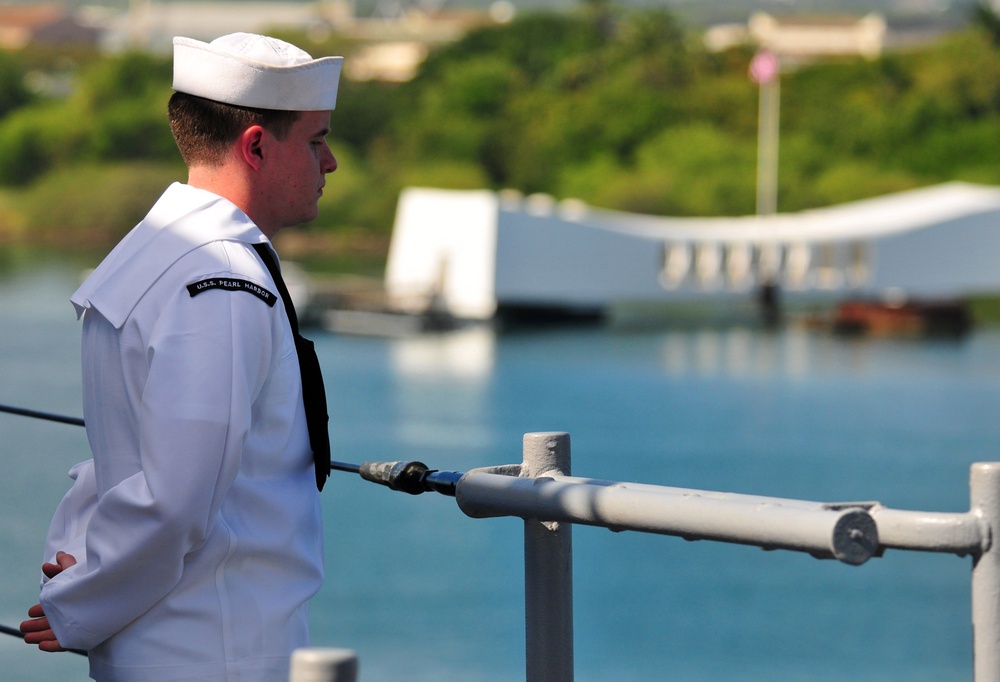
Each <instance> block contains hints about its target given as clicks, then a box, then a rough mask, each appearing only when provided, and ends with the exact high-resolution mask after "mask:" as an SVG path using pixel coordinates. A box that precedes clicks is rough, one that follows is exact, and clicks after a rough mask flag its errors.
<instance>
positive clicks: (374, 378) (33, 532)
mask: <svg viewBox="0 0 1000 682" xmlns="http://www.w3.org/2000/svg"><path fill="white" fill-rule="evenodd" d="M78 281H79V270H77V269H74V268H68V267H64V266H61V265H59V264H55V263H44V262H43V263H33V264H32V265H31V266H30V267H27V266H14V265H10V264H8V265H7V266H6V267H4V265H3V264H2V263H0V403H3V404H7V405H17V406H21V407H26V408H33V409H38V410H44V411H50V412H56V413H60V414H69V415H74V416H79V415H80V414H81V405H80V371H79V331H80V330H79V323H78V322H77V321H76V320H75V316H74V313H73V309H72V306H71V305H70V304H69V303H68V297H69V295H70V294H71V293H72V291H73V290H74V289H75V287H76V285H77V283H78ZM312 336H313V337H314V338H315V340H316V345H317V350H318V352H319V355H320V360H321V362H322V365H323V367H324V372H325V377H326V384H327V391H328V394H329V402H330V412H331V439H332V442H333V457H334V459H338V460H343V461H348V462H360V461H363V460H401V459H418V460H420V461H423V462H424V463H426V464H427V465H428V466H430V467H431V468H434V469H441V470H454V471H464V470H467V469H470V468H474V467H481V466H490V465H498V464H508V463H518V462H520V460H521V439H522V436H523V434H524V433H528V432H535V431H566V432H569V434H570V437H571V442H572V459H573V473H574V475H577V476H585V477H592V478H601V479H613V480H623V481H639V482H643V483H651V484H660V485H669V486H677V487H686V488H699V489H707V490H722V491H731V492H740V493H748V494H754V495H767V496H776V497H791V498H798V499H807V500H816V501H822V502H835V501H867V500H877V501H880V502H882V503H883V504H885V505H886V506H889V507H893V508H898V509H921V510H929V511H956V512H957V511H966V510H967V509H968V495H969V490H968V475H969V467H970V465H971V464H972V463H973V462H976V461H997V460H1000V419H998V418H997V410H998V407H1000V331H997V330H991V329H979V330H976V331H974V332H973V333H972V334H970V335H969V336H967V337H964V338H962V339H959V340H913V339H861V338H854V339H844V338H837V337H833V336H830V335H828V334H824V333H820V332H810V331H806V330H802V329H795V328H788V329H782V330H780V331H776V332H771V333H769V332H764V331H760V330H753V329H746V328H726V329H673V330H669V329H668V330H664V329H661V330H647V331H642V332H631V333H630V332H626V331H622V330H612V329H605V328H599V327H592V328H575V329H534V330H522V331H510V332H505V333H501V334H497V333H494V332H493V331H491V330H489V329H485V328H473V329H466V330H460V331H457V332H453V333H445V334H435V335H425V336H419V337H412V338H401V339H380V338H363V337H348V336H336V335H331V334H327V333H324V332H322V331H319V330H316V331H314V332H313V334H312ZM87 457H89V451H88V448H87V442H86V438H85V434H84V430H83V429H81V428H79V427H76V426H69V425H62V424H53V423H47V422H41V421H37V420H32V419H26V418H23V417H15V416H11V415H4V414H0V462H2V465H3V475H2V476H0V494H2V496H0V502H2V505H3V506H2V511H0V519H2V522H0V558H2V564H0V566H2V570H0V623H2V624H4V625H12V626H16V625H17V624H18V623H19V622H20V621H21V620H23V618H24V617H25V613H24V612H25V610H26V609H27V607H28V606H30V605H31V604H32V603H34V601H35V600H36V597H37V583H38V575H39V564H40V562H41V559H42V557H41V544H42V539H43V536H44V533H45V529H46V527H47V525H48V521H49V517H50V515H51V513H52V510H53V508H54V507H55V505H56V503H57V502H58V500H59V498H60V496H61V495H62V493H63V492H64V490H65V489H66V487H67V485H68V478H67V477H66V471H67V470H68V469H69V467H70V466H71V465H72V464H73V463H75V462H76V461H79V460H82V459H86V458H87ZM323 495H324V498H325V499H324V503H325V516H326V565H327V580H326V583H325V585H324V587H323V589H322V591H321V592H320V594H319V595H318V596H317V597H316V599H315V600H314V602H313V604H312V607H311V619H312V624H313V628H312V629H313V640H314V641H313V643H314V644H315V645H320V646H336V647H346V648H351V649H355V650H356V651H357V652H358V654H359V657H360V670H361V675H360V679H361V680H363V681H365V682H382V681H396V680H399V681H434V682H458V681H461V682H477V681H482V682H500V681H506V680H518V679H523V678H524V621H523V618H524V605H523V565H522V560H523V552H522V523H521V522H520V521H519V520H517V519H489V520H474V519H470V518H468V517H466V516H464V515H463V514H462V513H461V512H460V511H459V509H458V508H457V506H456V504H455V501H454V499H451V498H447V497H443V496H440V495H435V494H425V495H422V496H410V495H405V494H401V493H394V492H391V491H389V490H388V489H386V488H382V487H379V486H376V485H373V484H370V483H367V482H364V481H362V480H361V479H360V478H359V477H357V476H354V475H351V474H346V473H334V474H333V478H332V479H331V481H330V483H329V484H328V486H327V488H326V490H325V491H324V493H323ZM289 532H294V529H289ZM573 532H574V535H573V543H574V554H575V569H574V592H575V661H576V679H577V680H579V681H581V682H598V681H603V680H615V681H616V682H627V681H629V682H630V681H635V682H638V681H648V680H681V681H705V680H747V681H757V680H759V681H764V680H767V681H774V680H803V681H834V680H865V681H872V680H875V681H877V680H884V681H904V680H905V681H907V682H914V681H920V680H926V681H934V682H940V681H942V680H968V679H971V676H972V672H971V670H972V661H971V652H972V628H971V616H970V604H969V577H970V570H971V560H970V559H969V558H967V557H966V558H960V557H956V556H951V555H929V554H920V553H915V552H900V551H889V552H887V553H886V554H885V556H883V557H881V558H875V559H872V560H871V561H869V562H868V563H866V564H864V565H862V566H859V567H853V566H847V565H845V564H841V563H839V562H836V561H821V560H817V559H814V558H812V557H810V556H808V555H804V554H798V553H794V552H787V551H770V552H767V551H763V550H760V549H756V548H752V547H743V546H735V545H725V544H719V543H710V542H688V541H685V540H682V539H679V538H673V537H665V536H655V535H643V534H638V533H629V532H626V533H612V532H610V531H607V530H603V529H598V528H590V527H577V528H575V529H574V531H573ZM107 598H108V599H114V595H107ZM0 661H2V670H3V672H2V673H0V678H2V679H4V680H13V681H17V680H24V681H26V682H41V681H47V680H53V679H63V680H69V681H71V682H72V681H74V680H85V679H87V666H86V661H85V659H83V658H82V657H80V656H75V655H72V654H57V655H51V654H43V653H41V652H38V651H36V650H35V649H33V648H31V647H28V646H26V645H24V644H23V643H21V642H18V641H17V640H16V639H15V638H13V637H3V638H2V640H0Z"/></svg>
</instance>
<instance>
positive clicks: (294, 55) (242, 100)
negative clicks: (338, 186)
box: [173, 33, 344, 111]
mask: <svg viewBox="0 0 1000 682" xmlns="http://www.w3.org/2000/svg"><path fill="white" fill-rule="evenodd" d="M343 63H344V58H343V57H321V58H319V59H313V58H312V57H311V56H309V54H308V53H306V52H304V51H302V50H300V49H299V48H297V47H295V46H294V45H292V44H290V43H286V42H285V41H283V40H278V39H277V38H270V37H268V36H262V35H256V34H253V33H231V34H229V35H225V36H222V37H221V38H216V39H215V40H213V41H212V42H211V43H203V42H201V41H200V40H194V39H192V38H182V37H179V36H178V37H176V38H174V84H173V88H174V90H176V91H177V92H184V93H187V94H189V95H196V96H198V97H204V98H205V99H210V100H213V101H216V102H224V103H226V104H235V105H238V106H245V107H253V108H256V109H274V110H279V111H328V110H332V109H333V108H334V107H336V105H337V86H338V84H339V82H340V70H341V67H342V66H343Z"/></svg>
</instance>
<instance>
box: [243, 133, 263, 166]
mask: <svg viewBox="0 0 1000 682" xmlns="http://www.w3.org/2000/svg"><path fill="white" fill-rule="evenodd" d="M266 136H267V132H266V131H265V130H264V129H263V128H262V127H260V126H250V127H249V128H247V129H246V130H244V131H243V132H242V133H240V137H239V140H238V142H237V146H238V150H239V153H240V157H241V158H242V159H243V161H244V162H245V163H246V164H247V165H248V166H250V167H251V168H253V169H254V170H260V168H261V166H262V165H263V163H264V141H265V137H266Z"/></svg>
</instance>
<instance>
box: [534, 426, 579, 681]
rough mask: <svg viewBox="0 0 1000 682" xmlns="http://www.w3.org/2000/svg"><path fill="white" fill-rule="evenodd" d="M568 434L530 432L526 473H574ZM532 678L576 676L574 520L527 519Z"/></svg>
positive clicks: (563, 679) (547, 679) (537, 476)
mask: <svg viewBox="0 0 1000 682" xmlns="http://www.w3.org/2000/svg"><path fill="white" fill-rule="evenodd" d="M570 468H571V467H570V447H569V434H568V433H528V434H525V435H524V463H523V464H522V466H521V477H523V478H539V477H544V476H545V475H553V474H560V475H563V476H569V475H570ZM524 608H525V659H526V660H525V662H526V680H527V682H572V680H573V537H572V525H571V524H568V523H565V524H560V523H557V522H541V521H536V520H533V519H527V520H525V522H524Z"/></svg>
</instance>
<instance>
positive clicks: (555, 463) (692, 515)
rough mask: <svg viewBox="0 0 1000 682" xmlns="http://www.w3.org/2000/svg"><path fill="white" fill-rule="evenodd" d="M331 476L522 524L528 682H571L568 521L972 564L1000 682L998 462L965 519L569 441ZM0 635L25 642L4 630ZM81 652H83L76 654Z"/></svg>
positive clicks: (977, 484)
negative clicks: (577, 459)
mask: <svg viewBox="0 0 1000 682" xmlns="http://www.w3.org/2000/svg"><path fill="white" fill-rule="evenodd" d="M0 412H6V413H12V414H17V415H21V416H28V417H33V418H37V419H46V420H50V421H56V422H62V423H67V424H73V425H77V426H83V420H82V419H78V418H73V417H65V416H62V415H54V414H49V413H44V412H38V411H35V410H26V409H23V408H17V407H11V406H7V405H0ZM330 466H331V469H335V470H339V471H347V472H351V473H357V474H360V475H361V477H362V478H364V479H366V480H369V481H372V482H374V483H379V484H381V485H385V486H388V487H389V488H391V489H393V490H398V491H401V492H406V493H410V494H420V493H423V492H437V493H441V494H444V495H449V496H453V497H455V499H456V501H457V503H458V507H459V509H461V510H462V511H463V512H464V513H465V514H466V515H468V516H470V517H473V518H489V517H497V516H514V517H519V518H522V519H523V520H524V584H525V591H524V598H525V651H526V656H525V662H526V671H525V672H526V680H527V682H571V681H572V680H573V546H572V524H575V523H579V524H585V525H590V526H600V527H604V528H608V529H610V530H613V531H623V530H633V531H639V532H644V533H659V534H664V535H675V536H679V537H683V538H685V539H689V540H715V541H719V542H732V543H739V544H744V545H754V546H757V547H761V548H763V549H788V550H793V551H800V552H807V553H809V554H811V555H813V556H816V557H819V558H833V559H838V560H840V561H842V562H844V563H846V564H849V565H853V566H859V565H861V564H863V563H865V562H866V561H868V559H870V558H872V557H875V556H882V554H883V553H884V552H885V551H886V550H887V549H902V550H913V551H920V552H939V553H948V554H957V555H959V556H963V557H964V556H969V557H971V558H972V630H973V679H974V682H1000V549H997V548H996V547H995V546H994V542H993V537H994V535H995V534H996V533H997V529H1000V462H982V463H976V464H973V465H972V467H971V472H970V477H969V502H970V504H969V511H968V512H964V513H945V512H924V511H906V510H899V509H890V508H888V507H885V506H883V505H881V504H879V503H878V502H838V503H822V502H808V501H804V500H790V499H783V498H775V497H758V496H754V495H741V494H735V493H722V492H714V491H705V490H692V489H687V488H671V487H667V486H656V485H647V484H641V483H622V482H617V481H599V480H593V479H586V478H575V477H573V476H571V475H570V473H571V458H570V440H569V434H567V433H562V432H551V433H528V434H525V436H524V443H523V461H522V463H521V464H509V465H503V466H497V467H489V468H484V469H474V470H472V471H469V472H467V473H464V474H463V473H458V472H441V471H435V470H431V469H428V468H427V466H426V465H424V464H422V463H420V462H365V463H363V464H346V463H343V462H331V463H330ZM0 632H2V633H3V634H9V635H15V636H20V633H19V632H17V631H15V630H14V629H13V628H6V627H3V626H0ZM78 653H85V652H78ZM357 676H358V660H357V655H356V653H355V652H353V651H351V650H348V649H332V648H306V649H299V650H297V651H295V652H294V655H293V656H292V660H291V664H290V670H289V680H290V682H354V681H355V680H356V679H357Z"/></svg>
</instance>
